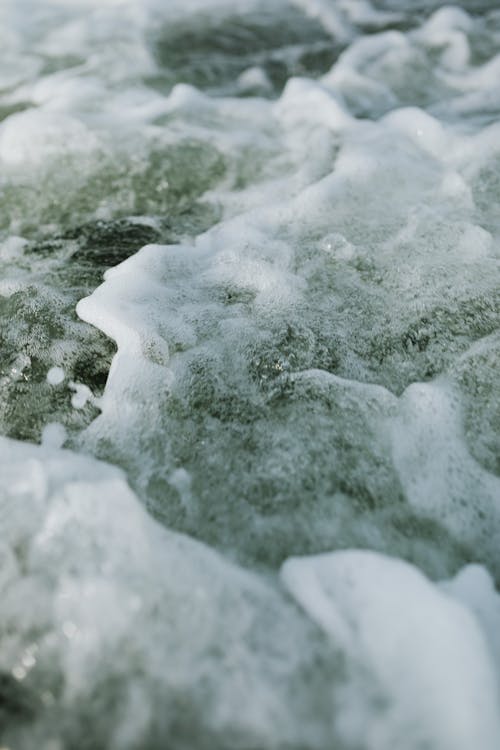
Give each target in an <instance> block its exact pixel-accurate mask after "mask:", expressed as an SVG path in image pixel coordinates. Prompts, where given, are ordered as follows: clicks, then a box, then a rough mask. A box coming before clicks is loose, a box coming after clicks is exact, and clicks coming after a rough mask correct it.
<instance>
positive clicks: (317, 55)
mask: <svg viewBox="0 0 500 750" xmlns="http://www.w3.org/2000/svg"><path fill="white" fill-rule="evenodd" d="M341 48H342V46H341V45H340V44H339V43H338V42H337V41H336V40H334V39H332V37H331V36H330V35H329V34H328V33H327V32H326V31H325V29H324V27H323V26H322V25H321V23H320V22H319V21H318V20H316V19H314V18H311V17H309V16H306V15H304V14H303V13H302V12H301V11H300V10H299V9H297V8H291V7H287V9H286V14H285V15H283V14H279V13H276V12H275V11H274V12H273V10H272V9H267V8H266V9H264V8H262V9H259V11H258V12H256V11H253V12H246V13H241V14H239V15H236V14H231V15H225V16H220V15H216V14H214V13H212V14H211V15H208V14H207V15H205V14H199V15H198V16H197V17H196V18H191V19H189V21H182V22H178V23H177V24H169V25H168V26H166V27H164V28H163V29H162V30H161V31H160V33H159V34H158V35H157V37H156V39H155V40H154V50H155V54H156V58H157V60H158V63H159V65H160V67H161V69H162V74H161V75H160V77H159V78H158V79H157V80H156V81H155V82H154V83H155V84H156V85H159V86H160V87H163V88H165V87H167V88H168V87H171V86H173V85H174V84H175V83H179V82H185V83H191V84H193V85H195V86H197V87H199V88H201V89H209V90H215V91H218V92H223V93H226V94H237V93H240V90H239V87H238V84H237V79H238V76H239V75H240V74H241V73H243V72H244V71H245V70H247V69H249V68H254V67H259V68H261V69H262V70H263V71H264V72H265V74H266V75H267V77H268V79H269V81H270V84H271V89H270V91H269V92H267V93H268V94H271V95H278V94H279V93H280V91H281V90H282V89H283V87H284V85H285V83H286V81H287V80H288V78H289V77H290V76H293V75H309V76H312V77H314V76H317V75H320V74H321V73H324V72H326V71H327V70H329V68H330V67H331V66H332V65H333V63H334V61H335V59H336V58H337V57H338V54H339V53H340V51H341ZM264 93H265V92H264Z"/></svg>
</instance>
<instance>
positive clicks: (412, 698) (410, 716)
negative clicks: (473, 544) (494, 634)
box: [281, 551, 500, 750]
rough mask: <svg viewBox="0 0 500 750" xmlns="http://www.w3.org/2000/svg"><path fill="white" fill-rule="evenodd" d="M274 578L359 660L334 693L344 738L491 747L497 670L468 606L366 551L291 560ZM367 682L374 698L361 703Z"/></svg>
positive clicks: (499, 735) (498, 719) (495, 735)
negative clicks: (343, 690)
mask: <svg viewBox="0 0 500 750" xmlns="http://www.w3.org/2000/svg"><path fill="white" fill-rule="evenodd" d="M281 577H282V580H283V582H284V583H285V585H286V586H287V588H288V589H289V590H290V592H291V593H292V594H293V596H294V597H295V598H296V599H297V601H298V602H299V603H300V604H301V606H302V607H304V609H305V610H306V612H308V613H309V615H310V616H311V617H312V618H313V619H314V620H315V621H316V622H317V623H318V624H319V625H320V627H322V628H323V629H324V630H325V631H326V632H327V633H328V634H329V635H330V636H331V637H332V639H333V641H334V642H335V643H337V644H338V645H339V647H340V648H342V649H343V650H345V652H346V653H347V654H348V655H349V656H348V658H349V659H350V660H352V661H353V662H354V663H356V662H357V663H358V665H359V670H360V672H359V674H358V675H354V676H353V678H352V679H353V685H352V687H351V689H350V690H348V691H347V694H346V695H345V696H344V698H343V700H342V701H341V704H342V709H343V714H342V715H341V718H340V722H341V724H342V726H343V727H344V731H345V734H346V737H345V739H346V740H347V743H348V744H349V743H352V745H353V746H359V747H370V748H373V749H374V750H378V748H380V749H381V750H382V749H383V748H384V749H385V748H388V747H404V748H408V750H410V748H415V749H416V748H418V747H422V746H423V745H426V744H427V745H428V746H429V747H433V748H436V750H441V749H442V750H445V749H446V750H452V749H454V750H458V748H463V750H469V749H470V748H471V747H484V748H492V749H493V748H494V747H496V746H497V745H498V742H499V741H500V714H499V706H500V703H499V693H498V682H497V675H496V674H495V672H494V670H493V669H492V665H491V654H490V653H489V650H488V646H487V642H486V639H485V637H484V634H483V632H482V630H481V627H480V625H479V622H478V621H477V620H476V618H475V617H474V616H473V615H472V614H471V612H470V610H468V609H467V608H466V607H464V606H462V605H460V604H458V603H457V602H456V601H454V600H453V599H451V598H450V597H448V596H446V595H443V594H442V593H440V591H439V590H438V589H437V588H436V587H435V586H433V585H432V584H431V583H430V582H429V581H427V580H426V579H425V578H424V577H423V576H422V575H421V573H420V572H419V571H418V570H416V569H415V568H413V567H412V566H410V565H408V564H406V563H403V562H401V561H399V560H394V559H389V558H386V557H383V556H380V555H375V554H373V553H370V552H362V551H347V552H336V553H332V554H325V555H319V556H316V557H311V558H294V559H291V560H288V561H287V562H286V563H285V564H284V566H283V568H282V572H281ZM498 624H500V620H498V619H497V626H498ZM372 681H374V682H375V684H376V686H377V687H376V693H377V694H378V695H379V698H378V701H377V702H376V703H374V704H372V705H370V690H371V689H373V687H372ZM379 691H380V693H379ZM364 701H366V704H364ZM377 704H378V705H377Z"/></svg>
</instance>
